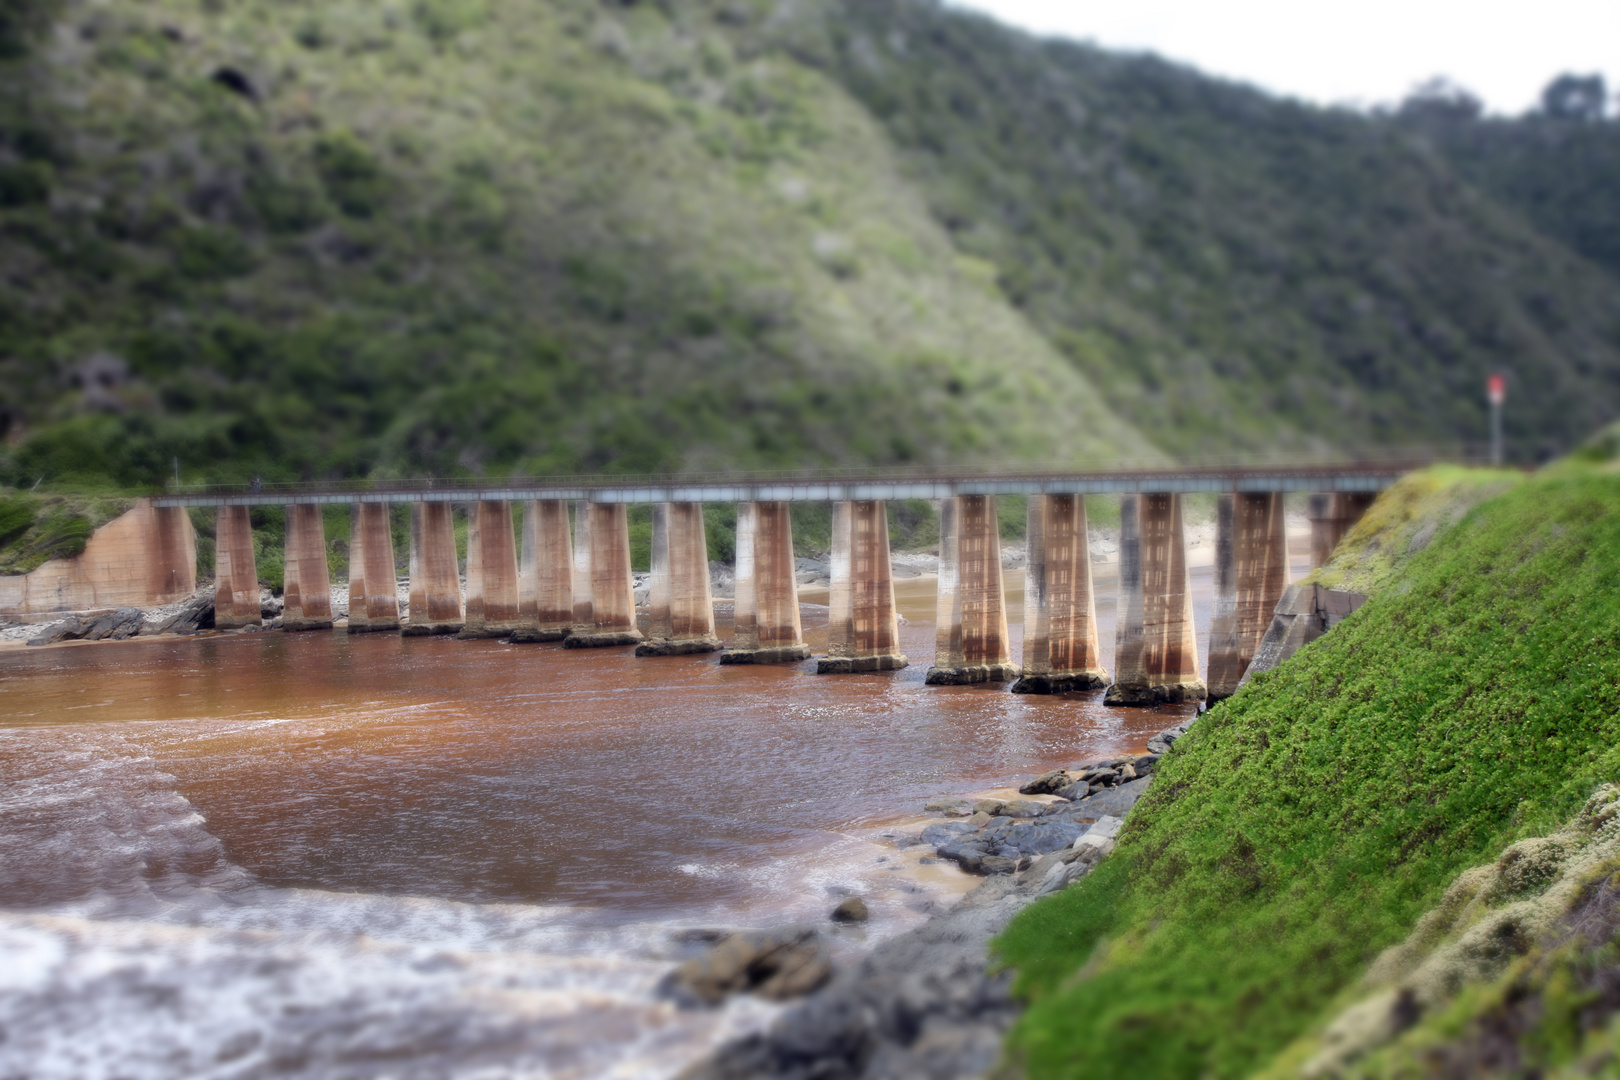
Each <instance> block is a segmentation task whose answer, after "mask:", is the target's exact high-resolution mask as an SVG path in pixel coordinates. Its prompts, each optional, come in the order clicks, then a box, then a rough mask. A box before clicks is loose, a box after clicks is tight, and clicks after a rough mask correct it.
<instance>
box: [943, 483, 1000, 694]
mask: <svg viewBox="0 0 1620 1080" xmlns="http://www.w3.org/2000/svg"><path fill="white" fill-rule="evenodd" d="M939 534H940V535H939V600H938V605H937V615H936V618H937V619H938V630H937V636H936V638H935V641H934V664H933V666H932V667H930V668H929V669H928V675H927V677H926V680H925V681H926V682H927V683H928V685H930V686H961V685H967V684H971V683H986V682H1006V681H1008V680H1009V679H1016V678H1017V677H1018V675H1019V670H1018V665H1017V664H1014V663H1013V662H1012V657H1011V655H1010V652H1009V647H1008V644H1007V599H1006V593H1005V592H1004V590H1003V589H1002V581H1001V529H1000V524H999V522H998V521H997V519H996V498H995V496H994V495H957V496H955V497H953V498H949V499H946V500H944V501H943V502H942V503H941V504H940V512H939Z"/></svg>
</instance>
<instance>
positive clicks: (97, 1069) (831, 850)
mask: <svg viewBox="0 0 1620 1080" xmlns="http://www.w3.org/2000/svg"><path fill="white" fill-rule="evenodd" d="M1207 579H1208V573H1207V571H1204V572H1202V573H1200V574H1198V575H1196V576H1195V585H1196V586H1197V589H1196V593H1197V596H1198V608H1199V616H1200V621H1201V622H1202V623H1203V624H1204V626H1205V627H1206V628H1207V620H1208V580H1207ZM899 588H900V592H901V593H902V596H901V609H902V611H903V612H905V613H906V614H907V615H908V616H910V618H911V621H910V622H909V623H907V625H905V626H903V627H902V642H903V647H904V648H905V650H906V652H907V653H908V655H910V656H911V658H912V660H913V663H912V666H911V667H910V668H908V669H906V670H904V671H901V672H897V673H893V674H887V675H868V676H825V677H817V676H815V675H814V674H812V673H811V672H813V669H814V665H813V664H807V665H791V666H781V667H760V668H747V667H721V666H720V665H719V664H718V663H716V662H715V658H714V657H712V656H710V657H673V658H667V659H640V660H638V659H635V658H634V657H633V656H632V655H631V654H630V651H629V650H626V649H612V650H595V651H573V650H570V651H564V650H562V649H560V648H558V647H555V646H544V645H542V646H535V645H520V646H513V645H504V644H501V643H499V642H495V641H471V642H465V641H455V640H449V639H443V638H401V637H399V636H397V635H393V634H378V635H359V634H356V635H353V636H350V635H347V634H344V633H341V632H340V633H307V634H263V635H229V636H219V637H204V638H198V639H156V640H152V641H134V642H129V643H122V644H118V645H108V646H102V645H92V646H84V647H77V648H53V649H44V650H27V651H24V652H16V651H13V652H7V653H4V654H0V703H3V707H0V820H3V828H0V1075H3V1076H26V1077H29V1078H34V1080H47V1078H57V1077H62V1078H68V1077H73V1078H93V1077H129V1078H145V1077H152V1078H167V1077H178V1076H208V1077H233V1078H235V1077H244V1078H245V1077H294V1076H296V1077H373V1076H394V1077H446V1076H455V1077H485V1076H489V1077H496V1076H499V1077H508V1076H533V1077H556V1078H574V1077H643V1076H646V1077H657V1076H669V1075H672V1074H673V1073H674V1072H676V1071H678V1069H679V1068H680V1067H681V1066H682V1065H684V1064H685V1063H687V1062H689V1061H690V1060H691V1059H692V1058H694V1057H695V1056H697V1055H698V1054H699V1053H701V1052H702V1051H703V1050H704V1049H706V1048H707V1047H709V1046H711V1045H713V1044H714V1043H715V1042H716V1041H717V1040H719V1039H721V1038H724V1037H727V1036H728V1035H731V1034H736V1033H739V1032H742V1031H746V1030H749V1029H752V1028H755V1027H758V1026H759V1025H762V1024H764V1023H766V1022H768V1020H769V1018H770V1017H771V1016H772V1015H774V1012H775V1008H776V1007H775V1006H771V1005H767V1004H764V1003H761V1002H757V1001H753V1000H751V999H747V998H743V999H739V1000H736V1001H734V1002H733V1003H731V1004H729V1005H727V1006H726V1007H724V1008H722V1009H719V1010H715V1011H710V1012H682V1011H680V1010H677V1009H675V1008H673V1007H671V1006H670V1005H668V1004H666V1003H664V1002H662V1001H660V1000H659V999H658V998H657V997H656V996H655V994H654V992H653V991H654V988H655V986H656V984H657V981H658V980H659V978H660V977H662V976H663V974H664V973H665V972H667V971H668V970H669V969H670V966H671V965H672V964H673V963H675V962H677V961H679V960H680V959H682V958H684V957H685V956H688V955H691V950H692V949H694V948H696V947H697V946H693V945H688V944H682V943H681V941H680V940H679V939H678V938H677V936H676V934H675V931H677V930H679V929H681V928H698V927H713V926H765V925H771V924H775V923H780V922H784V921H807V922H814V923H818V924H821V925H826V923H825V919H826V914H827V912H828V910H829V909H830V908H831V907H832V906H833V904H835V903H836V901H837V898H838V897H839V896H842V895H847V894H852V893H853V894H859V895H861V896H863V897H865V898H866V900H867V902H868V904H869V906H870V907H871V909H872V913H873V918H872V922H871V923H870V924H869V926H868V927H867V928H865V929H864V930H862V931H848V932H843V933H841V934H840V935H839V936H838V937H837V939H836V946H835V947H836V950H837V952H838V955H839V957H840V959H841V960H842V961H843V962H846V963H847V962H849V961H850V960H851V959H852V958H853V957H854V956H856V955H858V953H859V951H860V950H862V949H864V948H867V947H869V946H870V944H871V943H872V942H873V941H875V940H878V939H880V938H882V937H885V936H888V935H891V934H894V933H898V932H900V931H901V930H904V929H907V928H909V927H911V926H914V925H916V924H917V923H918V922H920V921H921V920H922V919H924V918H925V917H926V916H927V913H928V912H930V911H932V910H936V909H937V908H938V907H939V906H940V905H942V904H948V903H950V902H951V901H952V900H953V899H954V898H955V897H956V896H957V895H959V894H960V893H961V891H963V889H964V888H965V887H966V885H967V884H969V883H970V881H969V879H967V878H965V876H963V875H961V874H960V873H959V872H957V871H956V870H955V869H954V868H953V867H951V866H950V865H948V864H945V865H939V864H936V865H921V864H919V862H918V859H919V857H920V856H921V855H922V854H923V852H921V851H919V850H917V849H911V850H909V851H898V850H896V849H895V848H894V847H893V846H892V844H890V843H889V842H887V841H886V840H885V839H884V836H883V834H884V833H886V832H887V833H893V832H895V831H896V830H897V829H898V828H903V827H908V826H911V827H914V825H915V823H916V819H917V817H918V815H919V810H920V807H921V804H922V803H923V802H924V801H926V800H927V799H929V798H931V797H934V796H936V795H939V794H942V793H944V794H961V793H964V792H970V791H975V790H991V789H995V788H999V787H1004V786H1006V785H1009V784H1014V783H1017V782H1018V781H1020V780H1021V779H1023V778H1025V777H1027V776H1029V775H1030V774H1033V773H1037V772H1040V771H1043V770H1045V769H1048V768H1054V767H1057V766H1064V765H1071V764H1074V763H1076V762H1078V761H1082V760H1086V759H1088V758H1097V757H1103V756H1110V755H1113V754H1118V753H1124V752H1130V751H1136V750H1139V749H1140V748H1141V747H1142V746H1143V744H1144V743H1145V742H1146V740H1147V739H1148V738H1149V737H1150V736H1151V735H1152V734H1154V733H1156V732H1158V731H1160V730H1162V729H1163V728H1165V727H1168V726H1170V725H1172V724H1174V723H1177V722H1179V721H1180V720H1181V719H1182V718H1184V717H1185V715H1187V713H1188V711H1189V710H1187V709H1186V708H1185V707H1167V708H1163V709H1106V708H1104V707H1103V706H1102V704H1101V694H1100V693H1095V694H1086V695H1065V696H1061V697H1050V698H1046V697H1033V696H1025V695H1014V694H1009V693H1006V692H1005V690H1004V688H1000V687H925V686H924V685H923V675H924V673H925V671H926V669H927V666H928V662H929V660H930V658H931V657H932V655H933V633H934V628H933V626H932V624H931V623H930V622H928V621H926V619H927V617H928V615H929V614H930V612H931V607H930V604H931V588H932V586H931V583H930V584H929V585H928V589H929V592H928V594H927V595H923V593H921V592H918V591H917V590H916V588H914V587H908V585H907V584H906V583H904V582H902V583H901V584H900V586H899ZM912 593H916V595H912ZM1009 599H1010V600H1011V601H1012V603H1010V605H1009V607H1010V609H1011V610H1010V614H1011V615H1012V616H1013V617H1014V623H1015V625H1014V627H1013V631H1014V639H1015V644H1016V642H1017V638H1018V635H1019V631H1020V628H1019V627H1018V626H1017V625H1016V623H1017V614H1018V595H1017V592H1016V589H1015V590H1014V591H1013V595H1011V596H1010V597H1009ZM1099 609H1100V610H1099V616H1100V621H1101V623H1102V629H1103V640H1104V649H1105V660H1111V657H1110V656H1107V655H1106V654H1107V653H1108V652H1111V646H1112V636H1113V633H1112V630H1113V627H1112V610H1111V604H1110V603H1109V602H1108V601H1107V600H1104V601H1102V602H1101V603H1100V604H1099ZM722 614H725V612H724V611H723V610H722ZM804 618H805V623H806V637H807V639H808V640H809V641H810V642H811V643H812V644H813V645H817V646H818V647H819V646H822V645H824V643H825V639H826V608H825V607H818V606H815V605H813V604H806V605H805V607H804ZM726 629H729V628H726ZM1015 655H1016V654H1015Z"/></svg>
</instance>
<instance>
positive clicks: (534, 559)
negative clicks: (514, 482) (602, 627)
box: [512, 499, 574, 642]
mask: <svg viewBox="0 0 1620 1080" xmlns="http://www.w3.org/2000/svg"><path fill="white" fill-rule="evenodd" d="M518 621H519V622H520V623H522V624H523V625H522V627H521V628H520V629H517V630H514V631H512V640H513V641H518V642H528V641H561V640H562V639H563V638H565V637H567V636H568V632H569V630H570V628H571V627H572V626H573V624H574V549H573V545H572V543H570V542H569V538H568V503H567V502H565V501H563V500H562V499H531V500H529V501H528V502H527V503H525V504H524V506H523V557H522V560H521V562H520V563H519V566H518Z"/></svg>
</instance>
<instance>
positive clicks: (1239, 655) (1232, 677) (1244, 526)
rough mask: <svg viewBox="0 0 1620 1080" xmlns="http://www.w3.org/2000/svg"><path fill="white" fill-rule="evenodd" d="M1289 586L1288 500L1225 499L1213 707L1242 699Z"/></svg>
mask: <svg viewBox="0 0 1620 1080" xmlns="http://www.w3.org/2000/svg"><path fill="white" fill-rule="evenodd" d="M1288 581H1289V573H1288V529H1287V522H1286V520H1285V518H1284V513H1283V496H1282V495H1281V494H1280V493H1268V494H1253V493H1247V492H1241V493H1238V494H1235V495H1222V496H1221V497H1220V502H1219V503H1218V505H1217V508H1216V525H1215V610H1214V617H1213V619H1212V620H1211V624H1210V631H1209V678H1208V685H1209V698H1210V700H1211V701H1220V700H1222V699H1224V698H1229V697H1231V696H1232V695H1233V694H1235V693H1237V688H1238V684H1239V683H1240V682H1241V681H1242V679H1243V674H1244V672H1245V671H1247V670H1248V667H1249V664H1250V662H1251V661H1252V660H1253V659H1254V656H1255V652H1256V651H1257V650H1258V649H1259V648H1260V639H1261V638H1263V637H1264V636H1265V633H1266V629H1267V628H1268V627H1269V626H1270V625H1271V618H1272V612H1273V611H1274V610H1275V609H1276V607H1277V603H1278V601H1280V600H1281V599H1282V595H1283V590H1285V589H1287V588H1288Z"/></svg>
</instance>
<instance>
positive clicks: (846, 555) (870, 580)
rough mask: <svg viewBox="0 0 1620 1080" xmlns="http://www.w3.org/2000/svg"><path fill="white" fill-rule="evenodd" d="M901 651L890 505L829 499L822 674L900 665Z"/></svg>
mask: <svg viewBox="0 0 1620 1080" xmlns="http://www.w3.org/2000/svg"><path fill="white" fill-rule="evenodd" d="M907 663H909V661H908V660H907V659H906V657H905V656H904V655H903V654H902V653H901V652H900V627H899V621H898V620H897V619H896V618H895V609H894V574H893V568H892V567H891V565H890V555H889V511H888V506H887V505H886V504H885V503H883V502H880V501H877V500H874V499H857V500H846V501H844V502H839V503H834V504H833V534H832V589H831V615H830V621H829V623H828V627H827V655H826V657H825V658H824V659H822V660H819V661H817V662H816V673H817V674H820V675H846V674H851V673H855V672H863V671H898V670H900V669H901V668H903V667H905V666H906V664H907Z"/></svg>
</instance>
